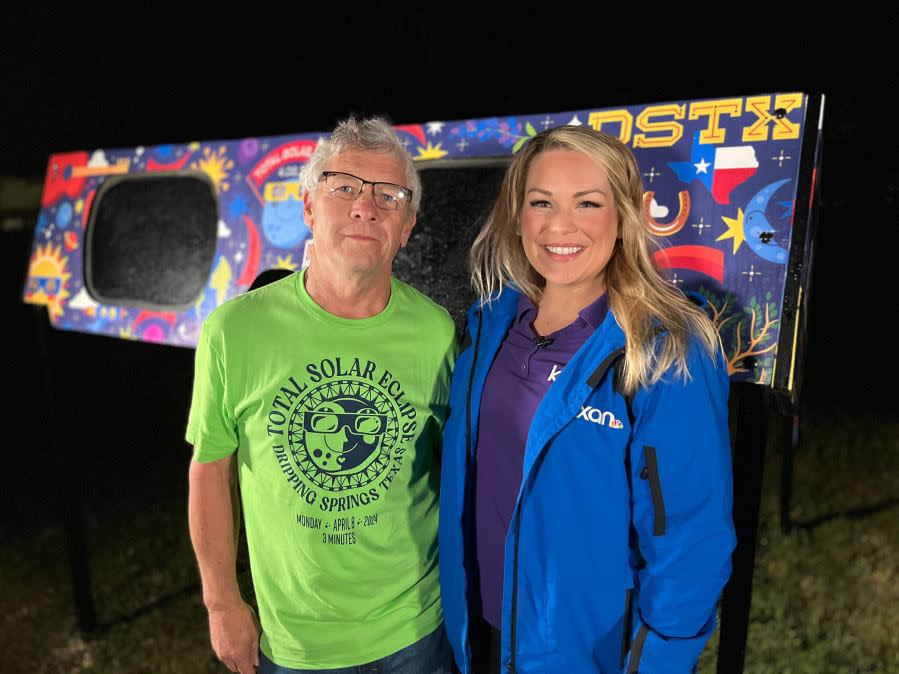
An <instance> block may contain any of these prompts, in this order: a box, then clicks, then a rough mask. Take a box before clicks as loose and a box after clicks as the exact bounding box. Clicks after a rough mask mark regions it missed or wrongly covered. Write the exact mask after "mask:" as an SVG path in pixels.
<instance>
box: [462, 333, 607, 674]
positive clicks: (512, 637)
mask: <svg viewBox="0 0 899 674" xmlns="http://www.w3.org/2000/svg"><path fill="white" fill-rule="evenodd" d="M479 327H480V326H479ZM622 354H624V347H621V348H619V349H616V350H615V351H613V352H612V353H610V354H609V355H608V356H606V358H605V359H603V362H602V363H600V364H599V367H597V368H596V370H595V371H594V372H593V374H592V375H590V377H589V378H588V379H587V384H588V386H590V387H591V388H595V387H596V386H597V385H598V384H599V382H600V381H601V380H602V378H603V377H604V376H605V374H606V371H607V370H608V369H609V367H610V366H611V365H612V364H613V363H614V362H615V361H616V360H617V359H618V358H619V357H620V356H621V355H622ZM469 395H470V391H469ZM520 532H521V507H520V506H519V508H518V511H517V512H516V514H515V551H514V553H513V555H512V624H511V626H510V627H509V641H510V644H511V649H510V650H511V658H510V660H509V664H508V665H507V666H506V671H508V672H509V674H515V646H516V637H517V623H518V542H519V538H520V536H519V534H520Z"/></svg>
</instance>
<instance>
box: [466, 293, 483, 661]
mask: <svg viewBox="0 0 899 674" xmlns="http://www.w3.org/2000/svg"><path fill="white" fill-rule="evenodd" d="M480 313H481V312H480V310H478V311H476V312H475V315H476V316H479V317H480ZM482 324H483V321H482V320H480V318H479V320H478V329H477V331H476V333H475V338H474V351H473V353H472V356H471V371H470V372H469V374H468V396H467V397H466V400H465V484H466V485H469V484H471V479H470V477H471V474H472V471H473V469H474V457H473V456H472V451H471V390H472V389H473V388H474V371H475V367H476V366H477V363H478V348H479V347H480V345H481V325H482ZM470 491H471V490H470V488H469V487H468V486H466V489H465V506H466V507H465V512H466V513H467V515H466V519H470V518H471V505H470V503H469V501H470V500H471V498H472V496H471V494H470V493H469V492H470ZM464 524H465V525H466V526H465V530H466V531H472V530H473V524H474V523H473V522H468V521H466V522H465V523H464ZM463 540H464V535H463ZM462 564H463V566H466V567H467V564H466V560H465V558H464V557H463V559H462ZM465 602H466V606H467V604H468V598H467V597H466V599H465ZM470 622H471V621H470V620H469V623H470ZM469 648H470V647H469ZM469 664H470V663H469ZM469 669H470V667H469Z"/></svg>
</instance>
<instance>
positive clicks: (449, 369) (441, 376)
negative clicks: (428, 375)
mask: <svg viewBox="0 0 899 674" xmlns="http://www.w3.org/2000/svg"><path fill="white" fill-rule="evenodd" d="M449 336H450V337H449V340H448V343H447V345H446V348H445V349H444V350H443V355H442V358H441V360H440V365H439V370H438V373H437V382H436V386H435V388H434V407H435V414H434V418H435V420H436V422H437V430H438V431H439V433H441V434H442V433H443V422H444V421H446V415H447V410H448V408H449V395H450V384H451V383H452V379H453V367H454V366H455V364H456V358H458V357H459V336H458V334H457V333H456V330H455V326H454V327H453V330H452V331H451V332H450V333H449Z"/></svg>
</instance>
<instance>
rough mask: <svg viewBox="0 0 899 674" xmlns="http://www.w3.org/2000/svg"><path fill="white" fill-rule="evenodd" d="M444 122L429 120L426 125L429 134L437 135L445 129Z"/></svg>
mask: <svg viewBox="0 0 899 674" xmlns="http://www.w3.org/2000/svg"><path fill="white" fill-rule="evenodd" d="M443 124H444V122H428V123H427V124H426V126H427V127H428V135H429V136H436V135H437V134H438V133H440V132H441V131H443Z"/></svg>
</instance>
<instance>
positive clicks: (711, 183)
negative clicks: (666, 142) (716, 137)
mask: <svg viewBox="0 0 899 674" xmlns="http://www.w3.org/2000/svg"><path fill="white" fill-rule="evenodd" d="M668 166H670V167H671V169H672V170H673V171H674V172H675V173H676V174H677V177H678V179H679V180H682V181H683V182H685V183H689V182H690V181H692V180H698V181H699V182H701V183H702V184H703V185H705V186H706V189H707V190H708V191H709V192H711V193H712V198H713V199H714V200H715V203H716V204H729V203H730V193H731V191H733V189H734V188H735V187H736V186H737V185H739V184H741V183H744V182H746V181H747V180H749V178H751V177H752V176H753V175H755V172H756V171H758V168H759V162H758V160H757V159H756V158H755V149H754V148H753V147H752V146H751V145H738V146H736V147H715V146H714V145H703V144H701V143H700V142H699V132H696V133H695V134H693V149H692V151H691V153H690V161H672V162H668Z"/></svg>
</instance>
